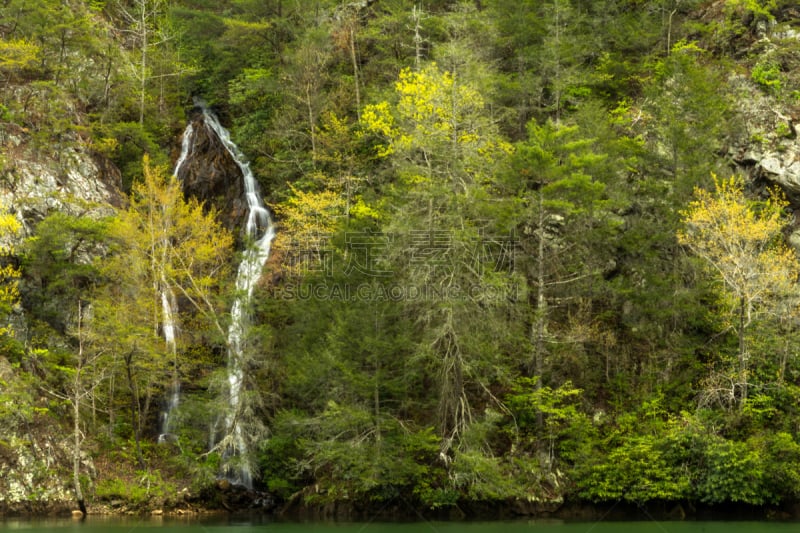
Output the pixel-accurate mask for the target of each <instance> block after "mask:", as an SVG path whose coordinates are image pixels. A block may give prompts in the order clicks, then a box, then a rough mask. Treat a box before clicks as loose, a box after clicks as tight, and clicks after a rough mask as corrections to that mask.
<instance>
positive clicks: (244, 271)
mask: <svg viewBox="0 0 800 533" xmlns="http://www.w3.org/2000/svg"><path fill="white" fill-rule="evenodd" d="M196 104H197V105H198V106H199V107H200V108H201V109H202V112H203V123H204V124H205V126H206V128H208V129H210V130H211V131H212V132H213V133H214V135H215V136H216V137H217V138H218V139H219V140H220V142H222V145H223V146H224V147H225V149H226V150H227V152H228V153H229V154H230V156H231V157H232V158H233V160H234V161H235V163H236V164H237V165H238V167H239V169H240V170H241V172H242V179H243V180H244V190H245V195H246V200H247V220H246V223H245V226H244V234H245V243H246V249H245V251H244V253H243V256H242V262H241V263H240V264H239V269H238V272H237V275H236V297H235V300H234V302H233V306H232V308H231V324H230V327H229V328H228V365H227V372H228V379H227V387H228V391H227V392H228V405H227V412H226V413H225V416H224V423H225V430H224V432H225V439H224V443H223V444H222V446H221V447H222V448H223V459H224V460H225V463H227V466H225V467H224V471H223V474H224V475H225V477H226V478H227V479H228V480H229V481H230V482H231V483H233V484H237V485H243V486H245V487H247V488H249V489H251V488H252V485H253V474H252V466H251V465H250V461H251V453H250V449H249V443H248V437H247V434H246V433H245V430H244V428H243V427H242V422H243V421H242V415H243V414H244V413H243V412H244V410H245V409H244V405H245V403H244V402H245V400H244V398H243V395H242V389H243V383H244V377H245V368H244V363H245V359H246V337H247V328H248V319H249V317H248V313H247V310H248V308H249V304H250V299H251V298H252V295H253V289H254V288H255V286H256V283H257V282H258V280H259V278H260V276H261V271H262V269H263V267H264V263H265V262H266V261H267V258H268V257H269V250H270V245H271V243H272V239H273V237H274V236H275V229H274V226H273V223H272V218H271V217H270V214H269V211H268V210H267V208H266V207H265V206H264V204H263V202H262V201H261V198H260V195H259V192H258V185H257V183H256V179H255V176H253V173H252V171H251V170H250V165H249V163H248V162H247V160H246V159H245V157H244V155H243V154H242V153H241V151H240V150H239V148H238V147H237V146H236V145H235V144H234V143H233V141H231V138H230V133H229V132H228V130H226V129H225V128H223V127H222V125H221V124H220V123H219V120H218V119H217V117H216V116H215V115H214V114H213V113H212V112H211V111H210V110H208V109H207V108H206V107H205V106H204V105H202V103H200V102H196ZM191 135H192V130H189V129H188V128H187V132H186V133H185V134H184V143H183V144H184V150H183V152H184V153H189V152H190V151H191V143H187V140H186V137H188V136H191ZM182 155H183V154H182ZM184 159H185V158H184ZM179 163H180V164H182V163H183V160H182V159H179ZM176 173H177V168H176ZM214 445H219V443H216V442H215V443H214Z"/></svg>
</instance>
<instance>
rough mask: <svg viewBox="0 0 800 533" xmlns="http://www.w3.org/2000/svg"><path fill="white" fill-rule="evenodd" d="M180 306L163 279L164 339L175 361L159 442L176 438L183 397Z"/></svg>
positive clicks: (162, 327) (162, 417) (162, 415)
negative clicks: (178, 323) (178, 341)
mask: <svg viewBox="0 0 800 533" xmlns="http://www.w3.org/2000/svg"><path fill="white" fill-rule="evenodd" d="M177 308H178V305H177V302H176V301H175V295H174V294H173V292H172V291H171V290H170V288H169V286H167V284H166V282H163V280H162V289H161V310H162V314H163V317H162V324H161V329H162V330H163V331H164V340H165V341H166V344H167V350H169V353H170V355H172V361H173V365H175V366H174V368H173V376H172V383H171V384H170V392H169V398H168V399H167V405H166V408H165V410H164V411H163V412H162V413H161V428H160V429H161V431H160V432H159V435H158V442H167V441H168V440H175V433H174V430H175V428H174V427H173V426H174V425H175V421H174V418H175V411H176V410H177V408H178V404H179V403H180V397H181V383H180V380H179V379H178V359H177V344H176V341H175V333H176V325H175V314H176V312H175V311H176V309H177Z"/></svg>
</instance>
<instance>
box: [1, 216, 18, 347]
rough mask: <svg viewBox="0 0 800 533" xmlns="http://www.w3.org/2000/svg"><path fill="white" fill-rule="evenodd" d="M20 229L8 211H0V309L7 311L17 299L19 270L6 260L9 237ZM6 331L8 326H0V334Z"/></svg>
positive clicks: (10, 251)
mask: <svg viewBox="0 0 800 533" xmlns="http://www.w3.org/2000/svg"><path fill="white" fill-rule="evenodd" d="M19 230H20V223H19V221H18V220H17V219H16V218H15V217H14V215H11V214H9V213H0V243H2V244H0V260H2V263H0V310H2V311H3V312H7V311H9V310H10V309H11V307H13V306H14V305H15V304H16V303H17V300H19V288H18V285H17V282H18V280H19V276H20V273H19V270H18V269H17V268H16V267H15V266H14V265H13V264H10V263H8V262H7V259H8V258H9V256H10V255H11V254H12V253H13V246H12V245H11V244H10V241H11V239H12V238H13V237H14V235H16V233H17V232H18V231H19ZM7 332H8V328H0V334H4V333H7Z"/></svg>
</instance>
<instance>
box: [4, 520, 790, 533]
mask: <svg viewBox="0 0 800 533" xmlns="http://www.w3.org/2000/svg"><path fill="white" fill-rule="evenodd" d="M10 531H20V532H21V531H24V532H25V533H72V532H81V533H103V532H111V533H133V532H140V533H145V532H152V533H256V532H258V533H784V532H785V533H788V532H790V531H792V532H795V531H800V523H796V522H795V523H792V522H692V521H686V522H657V521H650V522H562V521H558V520H524V521H513V522H413V523H380V522H368V523H366V522H360V523H331V522H309V523H294V522H292V523H288V522H272V523H269V522H268V523H253V522H250V521H245V520H243V521H235V520H216V521H198V520H186V521H183V520H177V519H167V518H165V519H163V520H154V519H153V520H151V519H146V520H141V519H128V520H126V519H119V518H113V519H104V518H90V519H88V520H86V521H85V522H81V521H79V520H13V519H11V520H5V521H0V533H6V532H10Z"/></svg>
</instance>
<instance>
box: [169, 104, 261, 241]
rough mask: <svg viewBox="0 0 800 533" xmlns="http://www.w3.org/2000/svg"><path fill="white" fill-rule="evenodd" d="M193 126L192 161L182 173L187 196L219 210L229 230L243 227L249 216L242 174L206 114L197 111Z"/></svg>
mask: <svg viewBox="0 0 800 533" xmlns="http://www.w3.org/2000/svg"><path fill="white" fill-rule="evenodd" d="M190 123H191V125H192V129H193V131H194V134H193V139H194V141H193V143H192V145H191V147H190V152H189V154H190V155H189V157H187V158H186V161H185V162H184V163H183V164H182V165H181V167H180V169H179V170H178V178H179V179H180V180H181V182H182V183H183V193H184V194H185V195H186V196H187V197H194V198H197V199H198V200H200V201H201V202H204V203H205V204H206V205H209V206H213V207H214V208H215V209H217V210H218V211H219V215H220V221H221V222H222V224H224V225H225V227H227V228H228V229H230V230H233V229H234V228H237V227H240V226H241V225H242V224H243V221H244V217H245V216H246V214H247V202H246V200H245V193H244V183H243V181H242V172H241V170H240V169H239V166H238V165H237V164H236V161H234V159H233V157H232V156H231V154H230V153H229V152H228V150H227V149H226V148H225V146H224V145H223V144H222V142H221V141H220V140H219V138H218V137H217V136H216V134H215V133H214V132H213V131H212V130H211V129H210V128H208V127H206V125H205V123H204V119H203V114H202V112H200V111H199V110H195V112H194V113H193V115H192V118H191V121H190Z"/></svg>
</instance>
